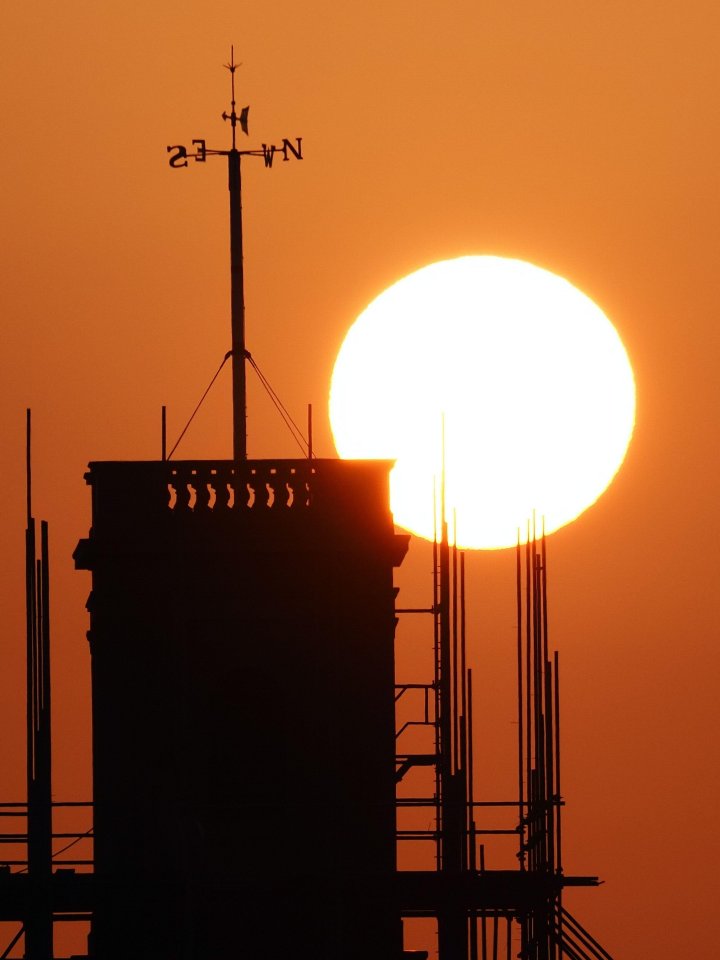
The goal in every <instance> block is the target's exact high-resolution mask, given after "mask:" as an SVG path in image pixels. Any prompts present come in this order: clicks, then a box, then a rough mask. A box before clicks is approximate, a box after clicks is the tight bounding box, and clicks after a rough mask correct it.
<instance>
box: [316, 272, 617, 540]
mask: <svg viewBox="0 0 720 960" xmlns="http://www.w3.org/2000/svg"><path fill="white" fill-rule="evenodd" d="M330 419H331V424H332V429H333V434H334V438H335V444H336V446H337V449H338V453H339V454H340V456H341V457H344V458H389V459H395V460H396V465H395V468H394V469H393V471H392V473H391V478H390V484H391V505H392V509H393V513H394V515H395V522H396V523H397V524H398V525H399V526H401V527H404V528H405V529H407V530H410V531H411V532H413V533H415V534H417V535H419V536H421V537H425V538H428V539H430V538H432V536H433V530H434V525H435V522H434V516H433V499H434V493H433V491H434V490H435V489H438V490H439V478H440V475H441V471H442V456H443V454H442V447H443V442H442V435H443V422H444V437H445V439H444V447H445V467H446V469H445V475H446V506H447V512H448V517H449V518H452V516H453V514H454V513H455V514H456V517H457V521H456V522H457V542H458V544H459V545H461V546H465V547H470V548H479V549H488V548H498V547H507V546H511V545H512V544H514V543H515V542H516V540H517V535H518V528H520V529H521V530H522V529H524V528H525V524H526V521H527V519H528V518H529V517H530V516H531V515H532V514H533V512H535V514H536V515H537V516H538V517H543V518H544V523H545V529H546V530H547V531H548V532H552V531H553V530H557V529H558V528H559V527H562V526H563V525H565V524H567V523H569V522H570V521H571V520H574V519H575V518H576V517H578V516H579V515H580V514H581V513H582V512H583V511H584V510H586V509H587V508H588V507H589V506H591V505H592V504H593V503H594V502H595V501H596V500H597V499H598V497H599V496H600V495H601V494H602V493H603V491H604V490H605V489H606V488H607V487H608V485H609V484H610V483H611V481H612V479H613V477H614V476H615V474H616V473H617V471H618V469H619V467H620V465H621V464H622V461H623V459H624V457H625V453H626V450H627V447H628V444H629V442H630V437H631V435H632V431H633V426H634V422H635V385H634V379H633V373H632V368H631V366H630V362H629V360H628V357H627V354H626V352H625V349H624V347H623V344H622V342H621V341H620V338H619V336H618V334H617V331H616V330H615V328H614V327H613V325H612V324H611V323H610V321H609V320H608V319H607V317H606V316H605V314H604V313H603V312H602V311H601V310H600V308H599V307H597V306H596V305H595V304H594V303H593V302H592V300H590V299H589V298H588V297H587V296H585V294H583V293H581V292H580V291H579V290H577V289H576V288H575V287H573V286H572V285H571V284H570V283H568V282H567V281H566V280H564V279H562V278H561V277H558V276H556V275H555V274H552V273H550V272H548V271H546V270H542V269H540V268H539V267H536V266H533V265H532V264H529V263H524V262H522V261H519V260H510V259H503V258H499V257H490V256H474V257H461V258H458V259H455V260H447V261H443V262H439V263H434V264H431V265H430V266H427V267H425V268H423V269H421V270H418V271H417V272H416V273H413V274H411V275H410V276H407V277H405V278H404V279H402V280H400V281H398V282H397V283H395V284H394V285H393V286H391V287H389V288H388V289H387V290H386V291H385V292H384V293H382V294H380V296H379V297H377V298H376V299H375V300H374V301H373V302H372V303H371V304H370V305H369V306H368V307H367V309H366V310H365V311H364V312H363V313H362V314H361V315H360V316H359V317H358V319H357V320H356V322H355V323H354V325H353V326H352V327H351V329H350V330H349V332H348V334H347V336H346V338H345V341H344V343H343V345H342V347H341V349H340V352H339V354H338V357H337V360H336V362H335V368H334V371H333V378H332V384H331V391H330ZM451 537H452V523H451Z"/></svg>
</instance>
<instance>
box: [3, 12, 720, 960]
mask: <svg viewBox="0 0 720 960" xmlns="http://www.w3.org/2000/svg"><path fill="white" fill-rule="evenodd" d="M3 28H4V29H3V40H2V46H3V49H2V56H1V57H0V97H1V98H2V128H3V148H2V150H1V151H0V181H1V182H2V184H3V191H2V193H3V201H2V216H0V231H1V236H2V263H3V283H2V291H1V294H0V295H1V297H2V301H1V302H2V350H1V351H0V364H1V366H0V397H1V402H0V418H1V424H0V426H1V429H2V448H1V449H2V457H3V459H2V467H3V484H4V495H3V512H2V527H3V532H4V534H5V549H4V551H3V555H2V559H1V560H0V563H1V564H2V579H1V581H0V582H1V584H2V586H1V588H0V589H1V590H2V608H3V611H5V614H4V626H5V628H6V629H5V631H4V641H3V657H4V663H3V671H2V678H1V679H0V688H1V690H2V696H1V697H0V725H1V726H2V729H3V730H4V731H6V733H5V735H4V736H3V738H2V742H1V743H0V787H2V793H3V798H4V799H14V798H16V797H18V796H20V795H21V791H22V784H23V771H22V765H21V756H20V754H21V751H20V750H19V749H18V742H17V741H15V740H14V739H13V737H12V734H11V733H10V734H9V733H8V730H10V731H12V728H13V725H14V726H16V727H17V728H18V734H19V735H20V734H21V731H22V713H21V697H20V696H19V695H18V688H19V687H20V686H21V684H22V655H23V650H22V648H23V602H24V601H23V596H22V538H23V528H24V517H23V506H24V500H23V496H24V487H23V484H24V478H23V456H24V446H23V445H24V411H25V407H26V406H32V408H33V412H34V418H35V419H34V424H35V431H36V437H37V441H36V445H35V469H36V501H35V502H36V509H35V512H36V514H37V515H38V516H43V517H47V518H48V519H49V520H50V522H51V538H52V560H53V613H54V624H53V626H54V642H55V648H54V649H55V660H54V668H55V678H56V686H55V689H54V694H55V707H56V717H55V719H56V732H57V742H58V768H57V775H56V795H57V797H58V798H59V799H69V798H76V797H78V796H83V795H87V793H88V791H89V778H88V775H87V769H86V765H85V763H84V761H83V758H84V757H86V756H87V744H88V731H87V708H86V693H85V692H84V687H85V684H86V681H87V660H86V655H87V650H86V643H85V640H84V631H85V629H86V620H85V614H84V610H83V604H84V599H85V595H86V593H87V590H88V586H89V581H88V578H87V575H86V574H80V573H75V572H74V571H73V569H72V561H71V559H70V555H71V552H72V549H73V547H74V545H75V543H76V541H77V539H78V538H79V537H80V536H84V535H85V534H86V532H87V528H88V522H89V496H88V491H87V489H86V488H85V486H84V483H83V480H82V475H83V472H84V468H85V464H86V463H87V462H88V461H89V460H91V459H115V458H130V459H141V458H152V457H156V456H158V455H159V444H160V407H161V404H163V403H166V404H167V405H168V408H169V433H170V435H171V437H172V438H174V437H175V436H176V435H177V433H178V432H179V429H180V428H181V426H182V424H183V423H184V421H185V419H186V418H187V416H188V415H189V413H190V411H191V410H192V408H193V406H194V404H195V402H196V400H197V398H198V396H199V394H200V393H201V392H202V390H203V389H204V387H205V385H206V384H207V381H208V380H209V378H210V376H211V375H212V373H213V372H214V370H215V369H216V368H217V366H218V363H219V362H220V359H221V358H222V356H223V354H224V352H225V351H226V350H227V349H228V348H229V321H228V305H229V290H228V251H227V192H226V170H225V165H224V162H223V161H222V160H215V161H214V162H209V163H208V164H207V165H206V166H204V167H200V166H194V167H190V168H189V169H187V170H181V171H171V170H170V169H169V168H168V166H167V154H166V150H165V148H166V145H168V144H173V143H183V142H186V143H189V141H190V140H191V139H192V138H193V137H206V139H207V141H208V145H209V146H215V147H218V148H224V147H225V146H226V145H227V137H228V133H227V130H226V129H224V124H223V123H222V121H221V120H220V114H221V113H222V111H223V110H224V109H227V108H228V106H229V103H228V100H229V96H228V83H227V74H226V72H225V71H223V70H222V69H221V64H222V63H223V62H225V61H226V60H227V57H228V53H229V45H230V43H231V42H234V43H235V47H236V55H237V57H238V59H239V60H241V61H242V62H243V64H244V65H243V67H242V69H241V71H240V73H239V91H240V92H239V94H238V100H239V105H244V104H245V103H249V104H250V105H251V111H250V131H251V137H250V139H249V141H248V144H249V145H259V143H261V142H262V141H270V140H273V139H274V140H275V141H277V140H278V139H279V138H281V137H283V136H287V137H295V136H302V137H303V145H304V151H305V160H303V162H302V163H297V162H296V163H288V164H277V165H276V166H274V167H273V169H272V171H266V170H265V169H264V168H263V166H262V163H261V162H259V161H258V162H255V163H250V162H248V163H246V164H245V166H244V220H245V239H246V249H245V252H246V304H247V325H248V346H249V348H250V350H251V351H252V353H253V355H254V357H255V359H256V360H257V362H258V363H259V365H260V367H261V369H263V371H264V373H265V374H266V375H267V376H268V377H269V379H270V380H271V382H272V383H273V385H274V386H275V388H276V389H277V390H278V392H279V393H280V394H281V396H282V397H283V399H284V401H285V403H286V404H287V405H288V406H289V407H290V408H291V409H292V410H293V411H294V412H295V414H296V416H297V417H298V418H300V419H302V418H304V415H305V414H304V411H305V405H306V404H307V402H312V403H313V404H314V406H315V411H316V417H315V419H316V423H315V435H316V436H315V446H316V452H317V453H318V454H319V455H325V456H329V455H332V454H333V452H334V451H333V446H332V441H331V439H330V434H329V428H328V423H327V415H326V410H325V400H326V393H327V388H328V384H329V378H330V372H331V369H332V364H333V361H334V357H335V354H336V352H337V350H338V348H339V345H340V343H341V341H342V338H343V335H344V333H345V331H346V330H347V328H348V326H349V325H350V323H351V322H352V320H353V319H354V317H355V316H356V315H357V314H358V313H359V311H360V310H361V309H362V308H363V307H364V306H365V305H366V304H367V303H368V302H369V301H370V300H371V299H372V298H373V297H374V296H376V295H377V294H378V293H379V292H380V291H381V290H382V289H384V287H386V286H387V285H388V284H389V283H391V282H392V281H394V280H396V279H398V278H399V277H401V276H402V275H404V274H406V273H408V272H409V271H411V270H413V269H416V268H418V267H420V266H423V265H424V264H426V263H429V262H431V261H433V260H438V259H445V258H448V257H452V256H456V255H460V254H467V253H493V254H499V255H505V256H512V257H519V258H525V259H528V260H531V261H533V262H535V263H537V264H538V265H540V266H543V267H546V268H548V269H550V270H552V271H554V272H556V273H559V274H561V275H564V276H566V277H567V278H568V279H569V280H570V281H572V282H573V283H574V284H576V285H577V286H579V287H580V288H581V289H583V290H584V291H585V292H586V293H588V294H589V295H590V296H591V297H592V298H593V299H594V300H595V301H596V302H597V303H598V304H599V305H600V306H601V307H602V308H603V309H604V310H605V311H606V312H607V314H608V315H609V316H610V317H611V318H612V319H613V321H614V322H615V324H616V326H617V328H618V330H619V332H620V335H621V337H622V338H623V341H624V343H625V345H626V347H627V349H628V352H629V354H630V357H631V359H632V361H633V364H634V367H635V372H636V378H637V388H638V421H637V428H636V435H635V439H634V442H633V444H632V446H631V449H630V453H629V456H628V459H627V461H626V464H625V466H624V468H623V469H622V470H621V472H620V474H619V476H618V478H617V480H616V481H615V483H614V484H613V486H612V487H611V489H610V490H609V492H608V493H607V494H606V495H605V496H604V497H603V498H602V499H601V500H600V501H599V503H598V504H597V505H596V506H595V507H593V508H592V509H591V510H590V511H589V512H588V513H587V514H586V515H585V516H584V517H583V518H581V519H580V520H579V521H577V522H576V523H574V524H573V525H571V526H570V527H569V528H567V529H565V530H563V531H561V532H560V533H558V534H556V535H554V536H553V537H552V538H551V540H550V543H549V550H550V564H551V565H550V589H551V601H550V602H551V615H552V616H551V631H552V633H551V639H552V641H553V643H554V645H556V646H557V647H558V648H559V649H560V651H561V666H562V681H563V715H564V729H563V735H564V752H563V760H564V773H565V777H564V779H565V795H566V799H567V802H568V808H567V815H566V836H565V839H566V866H567V868H568V869H569V870H574V871H577V872H579V873H597V874H599V875H600V876H601V877H602V878H603V879H605V880H606V884H605V885H604V886H603V887H601V889H600V891H598V892H594V893H593V892H585V893H583V892H581V893H578V894H575V895H574V896H573V898H572V901H571V902H570V907H571V909H572V910H573V912H575V913H576V914H577V915H579V917H580V919H581V920H583V922H585V923H586V925H587V926H589V927H590V929H591V931H592V932H593V933H594V934H595V935H596V936H598V938H599V939H600V940H601V941H602V942H603V944H604V945H605V946H606V948H607V949H608V950H609V951H610V952H611V953H612V954H613V955H617V957H618V958H621V957H625V958H641V957H645V956H652V957H653V958H654V960H670V958H673V960H674V958H676V957H678V956H687V957H694V956H701V955H703V956H704V955H706V954H707V949H708V945H709V944H715V943H717V942H718V939H719V938H720V930H718V920H717V910H716V909H715V897H714V895H713V894H714V889H713V887H714V883H713V880H714V875H713V868H714V861H715V858H716V854H717V848H718V841H717V838H716V830H715V829H714V826H713V824H714V813H715V810H714V807H715V798H716V794H717V791H718V774H717V769H718V761H719V759H720V758H718V750H717V744H716V737H715V736H714V733H715V724H716V722H717V703H716V698H714V697H713V692H714V687H715V684H716V678H717V675H718V661H719V660H720V653H719V652H718V647H719V645H718V643H717V640H718V636H717V634H718V628H717V626H716V617H715V616H714V612H713V605H714V601H715V596H716V581H717V574H716V570H715V562H716V552H717V551H716V541H717V526H718V522H717V507H716V491H717V489H718V479H719V477H718V474H719V472H720V471H719V468H718V453H717V434H718V430H717V426H716V424H715V417H716V411H717V409H718V387H717V375H716V368H717V365H718V359H719V355H720V344H719V343H718V336H719V335H718V320H717V315H716V314H717V306H718V302H719V301H720V283H719V281H718V271H717V267H716V260H717V255H718V240H719V237H718V223H719V222H720V221H719V214H720V210H719V209H718V206H719V203H718V190H717V186H716V183H717V178H718V169H719V167H720V165H719V163H718V160H719V159H720V158H719V156H718V154H719V152H720V151H719V145H720V115H719V114H718V111H717V104H716V100H717V96H716V91H717V89H718V86H719V82H720V58H718V55H717V38H718V32H719V30H720V13H719V12H718V8H717V5H716V4H711V3H710V2H707V0H704V2H701V0H686V2H685V3H682V4H680V3H665V4H660V5H659V4H657V3H652V4H651V3H649V2H647V0H637V2H635V3H631V4H629V3H627V2H623V3H620V2H618V0H605V2H604V3H602V4H599V3H598V4H578V3H577V2H570V0H555V2H554V3H552V4H550V3H530V2H528V0H516V2H513V0H503V2H500V0H486V2H481V3H479V2H470V0H464V2H460V0H444V2H442V3H440V2H438V0H413V2H410V0H385V2H383V3H379V2H374V0H366V2H364V3H362V4H353V5H351V4H338V3H337V2H335V3H330V2H329V0H307V2H305V3H303V4H296V3H291V2H288V0H276V2H274V3H273V4H272V5H270V6H268V5H262V4H249V3H230V2H220V0H204V2H203V3H200V2H197V0H175V2H173V3H169V2H166V0H154V2H153V3H151V4H148V5H143V4H129V3H124V4H120V3H117V2H115V0H107V2H104V3H101V4H98V3H89V2H87V0H67V2H65V3H63V4H55V3H50V2H49V0H41V2H37V3H20V2H17V0H10V2H9V3H6V4H5V6H4V8H3ZM228 396H229V378H227V377H225V378H223V380H222V382H221V384H220V386H219V388H218V390H217V392H216V393H215V394H214V395H213V396H212V397H211V399H210V401H209V402H208V404H207V406H206V408H205V409H204V411H203V414H202V415H201V416H200V417H199V419H198V421H197V422H196V424H195V425H194V426H193V428H192V430H191V432H190V433H189V435H188V437H187V439H186V441H185V442H184V444H183V447H182V448H181V451H182V455H183V456H184V457H195V456H197V457H206V456H207V457H225V456H227V455H228V453H229V450H230V443H229V440H230V429H229V404H228ZM250 403H251V420H250V428H249V429H250V437H249V450H250V454H251V456H294V455H295V452H296V451H295V448H293V446H292V441H291V439H290V438H289V437H287V436H286V435H285V434H284V433H283V431H282V429H281V425H280V424H279V423H278V422H277V421H276V419H275V418H273V416H272V411H271V410H270V409H269V408H268V406H267V404H266V403H265V401H263V399H262V398H261V397H259V396H258V394H257V392H256V390H255V389H254V388H253V390H252V392H251V396H250ZM427 574H428V554H427V551H426V550H423V548H422V547H421V546H417V547H415V548H414V552H411V555H410V558H409V559H408V561H407V569H406V570H405V571H403V573H402V575H401V577H400V580H399V582H401V584H402V587H403V596H404V597H405V598H406V599H407V600H408V601H411V600H412V601H413V602H414V601H415V600H423V599H425V598H426V591H427V589H428V588H429V576H427ZM512 576H513V574H512V558H511V557H509V556H508V555H506V554H486V555H476V556H472V557H471V558H470V559H469V560H468V577H469V582H470V587H471V590H472V592H473V599H472V600H471V606H472V611H471V617H472V622H473V628H474V630H475V635H474V636H475V639H474V641H473V644H474V651H475V653H474V657H475V658H476V667H477V669H478V671H480V670H481V669H482V670H486V671H487V674H486V676H487V679H486V680H485V681H484V682H485V683H486V685H487V687H488V690H489V691H491V688H492V686H493V684H494V680H493V677H494V676H495V675H496V673H495V671H496V670H497V676H499V677H501V678H502V682H503V683H504V682H505V674H506V673H507V662H506V661H507V657H506V655H505V654H506V651H507V650H511V646H509V645H511V644H512V636H513V629H514V615H515V612H514V607H513V590H514V586H513V582H512ZM402 642H403V643H412V642H413V641H412V640H407V639H406V638H405V639H403V640H402ZM401 658H405V660H403V662H406V661H407V662H411V661H412V656H410V655H409V654H408V653H407V651H405V652H404V653H402V652H401ZM414 679H417V678H414ZM490 695H491V693H490V692H489V693H488V696H490ZM494 722H496V723H497V724H498V729H500V728H502V731H506V729H507V724H509V723H510V722H511V721H510V720H509V719H505V718H503V717H500V716H498V717H497V718H496V720H495V721H494ZM502 731H501V732H500V734H498V738H499V739H500V740H501V741H502V737H503V735H504V733H503V732H502ZM479 736H480V734H479V733H478V737H479ZM492 739H495V736H494V735H492ZM485 749H486V750H487V757H488V758H491V757H492V755H493V754H492V749H491V747H490V746H487V747H486V748H485ZM484 775H485V774H484V773H483V776H484ZM715 885H716V884H715Z"/></svg>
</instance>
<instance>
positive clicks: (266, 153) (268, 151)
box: [262, 143, 275, 167]
mask: <svg viewBox="0 0 720 960" xmlns="http://www.w3.org/2000/svg"><path fill="white" fill-rule="evenodd" d="M262 152H263V159H264V160H265V166H266V167H271V166H272V165H273V158H274V156H275V147H274V146H273V145H272V144H270V146H268V145H267V144H266V143H264V144H263V145H262Z"/></svg>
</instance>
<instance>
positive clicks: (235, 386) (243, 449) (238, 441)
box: [223, 47, 247, 461]
mask: <svg viewBox="0 0 720 960" xmlns="http://www.w3.org/2000/svg"><path fill="white" fill-rule="evenodd" d="M225 66H226V67H227V69H228V70H229V71H230V82H231V89H232V93H231V102H230V113H229V114H228V113H223V120H229V121H230V124H231V127H232V147H231V149H230V150H229V151H228V155H227V158H228V189H229V191H230V322H231V327H232V404H233V460H235V461H240V460H247V379H246V374H247V369H246V366H245V356H246V348H245V282H244V276H243V238H242V195H241V178H240V152H239V150H238V149H237V145H236V140H235V131H236V127H237V124H238V120H240V121H241V127H242V129H244V130H245V132H247V108H246V109H245V110H243V111H242V114H241V115H240V116H238V114H237V112H236V110H235V71H236V70H237V68H238V67H239V66H240V64H237V63H235V56H234V49H233V47H230V63H228V64H226V65H225Z"/></svg>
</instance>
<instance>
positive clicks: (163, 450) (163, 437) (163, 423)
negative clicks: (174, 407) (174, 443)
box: [160, 404, 167, 461]
mask: <svg viewBox="0 0 720 960" xmlns="http://www.w3.org/2000/svg"><path fill="white" fill-rule="evenodd" d="M160 455H161V458H162V460H163V461H165V460H167V407H166V406H165V404H163V405H162V412H161V414H160Z"/></svg>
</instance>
